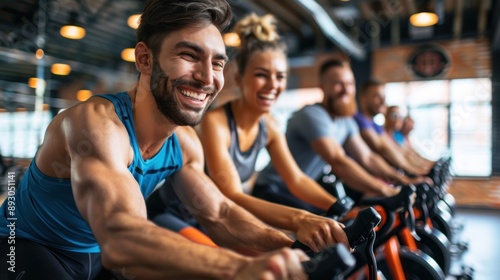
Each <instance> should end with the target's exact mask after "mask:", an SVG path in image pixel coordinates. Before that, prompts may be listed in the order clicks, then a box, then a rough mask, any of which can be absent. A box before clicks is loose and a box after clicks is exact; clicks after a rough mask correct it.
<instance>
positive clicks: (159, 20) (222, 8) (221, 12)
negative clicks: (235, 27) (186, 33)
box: [137, 0, 233, 55]
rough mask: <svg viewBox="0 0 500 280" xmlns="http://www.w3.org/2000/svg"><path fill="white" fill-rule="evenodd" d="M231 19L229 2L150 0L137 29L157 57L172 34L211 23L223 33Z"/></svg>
mask: <svg viewBox="0 0 500 280" xmlns="http://www.w3.org/2000/svg"><path fill="white" fill-rule="evenodd" d="M232 17H233V15H232V11H231V6H230V5H229V4H228V3H227V2H226V0H189V1H186V0H148V1H147V2H146V4H145V6H144V12H143V14H142V16H141V20H140V24H139V28H138V29H137V40H138V42H141V41H142V42H144V43H146V45H147V46H148V47H149V48H150V49H151V50H152V51H153V54H155V55H156V54H158V52H159V50H160V47H161V42H162V40H163V38H164V37H165V36H166V35H168V34H169V33H171V32H173V31H176V30H179V29H182V28H185V27H188V26H196V25H199V26H204V25H206V24H210V23H211V24H213V25H215V26H216V27H217V28H218V29H219V31H221V32H222V31H223V30H224V29H225V28H226V27H227V26H228V25H229V23H230V22H231V19H232Z"/></svg>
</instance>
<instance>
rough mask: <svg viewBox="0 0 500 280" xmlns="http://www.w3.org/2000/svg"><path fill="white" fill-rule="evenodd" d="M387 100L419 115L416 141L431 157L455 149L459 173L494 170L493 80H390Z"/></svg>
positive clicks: (484, 173)
mask: <svg viewBox="0 0 500 280" xmlns="http://www.w3.org/2000/svg"><path fill="white" fill-rule="evenodd" d="M386 103H387V104H388V105H398V106H400V107H401V108H402V109H403V111H405V109H406V111H407V112H408V113H409V114H410V115H411V116H412V118H413V119H414V120H415V127H414V130H413V132H412V134H411V137H410V139H411V140H410V141H411V142H412V144H413V145H414V146H415V147H416V149H417V150H418V151H419V152H421V153H422V154H423V155H425V156H427V157H429V158H434V159H435V158H437V157H439V156H440V155H442V154H443V153H444V152H449V153H450V154H451V155H452V158H453V170H454V172H455V174H456V175H457V176H489V175H491V127H492V120H491V80H490V79H488V78H481V79H456V80H436V81H426V82H421V81H419V82H408V83H389V84H387V86H386Z"/></svg>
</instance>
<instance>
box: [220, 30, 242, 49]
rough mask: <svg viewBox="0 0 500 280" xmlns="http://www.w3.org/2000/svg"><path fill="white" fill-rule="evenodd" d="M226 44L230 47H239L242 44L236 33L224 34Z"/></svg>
mask: <svg viewBox="0 0 500 280" xmlns="http://www.w3.org/2000/svg"><path fill="white" fill-rule="evenodd" d="M224 44H226V46H228V47H239V46H240V44H241V40H240V36H239V35H238V33H236V32H229V33H226V34H224Z"/></svg>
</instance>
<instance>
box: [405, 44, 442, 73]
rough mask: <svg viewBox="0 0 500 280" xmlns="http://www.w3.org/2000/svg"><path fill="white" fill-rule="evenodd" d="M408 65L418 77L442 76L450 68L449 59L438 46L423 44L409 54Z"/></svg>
mask: <svg viewBox="0 0 500 280" xmlns="http://www.w3.org/2000/svg"><path fill="white" fill-rule="evenodd" d="M408 65H409V67H410V70H411V72H412V73H413V74H414V75H415V76H416V77H418V78H423V79H429V78H442V77H443V76H445V75H446V74H447V72H448V69H449V68H450V59H449V57H448V55H447V54H446V53H445V52H444V50H443V49H442V48H441V47H440V46H438V45H423V46H418V47H417V48H416V50H415V51H414V52H413V53H412V54H411V55H410V58H409V60H408Z"/></svg>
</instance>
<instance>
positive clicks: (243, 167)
mask: <svg viewBox="0 0 500 280" xmlns="http://www.w3.org/2000/svg"><path fill="white" fill-rule="evenodd" d="M224 109H225V110H226V115H227V121H228V125H229V132H230V133H231V143H230V144H229V154H230V155H231V159H232V160H233V162H234V165H235V166H236V170H238V174H239V175H240V179H241V182H246V181H247V180H248V179H250V177H252V175H253V173H254V172H255V163H256V162H257V156H258V155H259V151H260V150H261V149H262V148H264V147H265V146H266V141H267V127H266V124H265V123H264V119H261V120H260V121H259V132H258V134H257V137H256V138H255V142H254V143H253V144H252V146H251V147H250V149H249V150H248V151H245V152H242V151H241V149H240V145H239V141H238V131H237V127H236V122H235V120H234V116H233V112H232V111H231V103H227V104H226V105H224Z"/></svg>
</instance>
